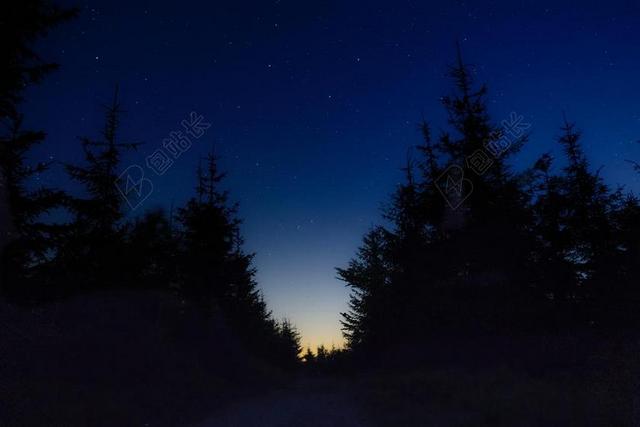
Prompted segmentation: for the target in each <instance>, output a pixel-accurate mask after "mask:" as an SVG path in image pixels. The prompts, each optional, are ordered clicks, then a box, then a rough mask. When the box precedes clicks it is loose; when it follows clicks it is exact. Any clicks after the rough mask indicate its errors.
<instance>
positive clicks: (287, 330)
mask: <svg viewBox="0 0 640 427" xmlns="http://www.w3.org/2000/svg"><path fill="white" fill-rule="evenodd" d="M278 332H279V341H280V343H279V346H278V347H279V348H280V349H281V350H282V355H281V356H280V357H279V358H278V359H279V360H280V363H282V364H284V365H285V366H289V367H293V366H296V365H297V364H298V363H299V362H300V359H299V354H300V352H302V347H301V346H300V333H299V332H298V330H297V329H296V328H295V327H294V326H293V325H292V324H291V322H289V321H288V320H286V319H285V320H283V321H282V322H281V323H280V325H279V328H278Z"/></svg>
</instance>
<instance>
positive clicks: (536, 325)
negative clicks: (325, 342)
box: [338, 55, 640, 363]
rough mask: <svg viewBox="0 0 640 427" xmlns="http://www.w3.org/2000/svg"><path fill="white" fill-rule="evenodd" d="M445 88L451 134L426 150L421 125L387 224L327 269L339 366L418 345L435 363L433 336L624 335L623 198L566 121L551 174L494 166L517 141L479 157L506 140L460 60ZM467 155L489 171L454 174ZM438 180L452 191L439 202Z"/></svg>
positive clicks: (626, 212) (631, 258)
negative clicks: (560, 161)
mask: <svg viewBox="0 0 640 427" xmlns="http://www.w3.org/2000/svg"><path fill="white" fill-rule="evenodd" d="M450 75H451V78H452V80H453V83H454V86H455V93H454V94H453V95H451V96H446V97H444V98H443V105H444V107H445V109H446V110H447V112H448V117H449V120H448V122H449V126H450V128H451V131H450V132H444V133H442V134H441V135H440V136H439V138H438V140H437V142H434V141H433V140H432V137H431V132H430V128H429V125H428V124H427V123H426V122H423V123H422V125H421V126H420V130H421V133H422V135H423V138H424V144H423V145H421V146H419V147H418V148H419V153H420V158H419V159H418V161H417V162H414V161H413V160H411V159H410V160H409V161H408V163H407V166H406V167H405V169H404V171H405V175H406V179H405V182H404V183H403V184H401V185H400V186H399V187H398V188H397V190H396V191H395V193H394V194H393V196H392V198H391V202H390V205H389V206H388V207H387V208H386V209H385V214H384V218H385V219H386V220H387V223H388V225H387V226H385V227H377V228H375V229H374V230H372V231H370V232H369V233H368V234H367V235H366V236H365V237H364V239H363V244H362V247H361V248H360V249H359V251H358V253H357V255H356V257H355V258H354V259H353V260H352V261H351V262H350V263H349V265H348V267H347V268H344V269H343V268H339V269H338V276H339V277H340V278H341V279H342V280H343V281H345V282H346V284H347V286H349V287H350V288H351V289H352V293H351V297H350V302H349V311H348V312H347V313H343V315H342V316H343V321H342V324H343V331H344V336H345V338H346V340H347V343H348V346H349V348H350V349H351V350H353V354H354V355H355V356H357V355H361V357H365V358H370V357H371V355H372V354H373V355H377V356H378V357H382V355H383V354H384V353H386V350H385V351H382V350H381V349H382V348H383V347H386V348H387V349H389V348H396V349H402V348H405V347H411V348H412V351H408V352H403V353H402V355H403V356H402V357H404V358H408V359H411V358H420V357H421V356H422V354H421V353H422V351H421V350H420V349H421V348H423V347H424V346H425V345H426V350H425V351H431V352H432V353H433V352H436V348H438V347H439V349H440V350H442V348H444V344H443V342H440V344H436V342H437V338H436V337H440V339H443V338H444V337H447V338H446V340H450V339H452V338H453V337H464V336H467V337H471V336H477V335H480V336H494V337H498V336H505V335H506V336H512V337H513V336H516V335H526V334H555V333H558V332H560V331H564V332H563V333H580V331H585V330H591V331H595V330H605V329H606V330H611V328H613V329H614V330H617V331H620V330H625V329H629V328H633V327H635V326H636V325H637V324H638V320H640V319H639V317H638V316H637V314H634V307H636V306H637V302H638V292H639V288H638V283H639V280H638V279H639V278H640V276H638V265H639V261H640V258H638V250H639V248H640V239H638V224H640V217H639V216H638V211H639V209H640V205H639V204H638V201H637V199H636V198H635V197H633V196H632V195H625V194H624V193H623V192H622V190H619V189H618V190H613V189H611V188H609V187H608V186H607V185H606V184H604V182H603V181H602V178H601V177H600V176H599V173H598V172H594V171H593V170H592V168H591V167H590V165H589V163H588V160H587V159H586V156H585V155H584V152H583V150H582V147H581V145H580V138H581V134H580V132H578V131H577V130H576V128H575V126H574V125H573V124H572V123H569V122H566V121H565V124H564V125H563V127H562V129H561V131H562V133H561V135H560V137H559V138H558V143H559V145H560V147H561V148H562V149H563V151H564V155H565V158H566V161H565V164H564V166H563V167H562V168H561V169H560V170H559V172H556V173H554V172H553V171H552V167H553V158H552V157H551V155H549V154H545V155H543V156H542V157H541V158H540V159H539V160H538V161H537V162H536V163H535V165H533V166H532V167H531V168H530V169H529V170H526V171H524V172H522V173H515V172H513V171H511V169H510V168H509V166H508V159H509V157H510V156H511V155H513V154H514V153H516V152H517V151H518V149H519V148H520V147H521V145H522V144H523V143H525V142H526V140H527V135H526V133H525V132H521V133H518V134H517V135H516V136H515V137H512V139H511V142H510V144H509V145H508V146H507V147H505V150H504V151H503V152H501V153H499V154H498V155H496V154H495V153H491V154H489V148H490V147H491V146H492V144H495V143H497V142H499V141H500V140H501V138H503V137H504V136H505V132H507V131H508V130H505V129H501V128H500V127H498V126H496V125H494V124H493V123H492V121H491V120H490V117H489V114H488V111H487V105H486V101H485V95H486V92H487V90H486V88H485V87H484V86H481V87H480V88H479V89H476V88H475V85H474V84H473V81H472V78H471V75H472V74H471V72H470V71H469V68H468V67H467V66H466V65H465V64H464V63H463V61H462V59H461V57H460V55H458V61H457V63H456V65H455V66H454V67H452V68H451V71H450ZM479 151H480V152H482V153H484V154H485V155H486V156H487V157H488V158H489V159H490V161H491V164H490V166H489V167H488V168H486V169H485V170H481V171H479V170H477V169H474V168H472V167H471V166H470V165H469V163H468V161H469V159H472V158H473V156H474V154H475V153H478V152H479ZM416 165H417V170H418V171H419V172H420V173H419V174H416V173H415V169H416V168H415V166H416ZM461 170H462V171H464V172H463V173H464V176H460V172H459V171H461ZM452 171H454V172H456V173H458V175H453V176H452V175H448V174H451V173H452ZM443 177H444V178H445V181H444V182H445V183H447V182H446V178H449V177H450V178H451V179H452V180H453V181H454V183H457V184H459V185H460V187H459V190H458V191H451V192H448V191H447V189H446V187H444V186H443V181H442V179H443ZM465 186H467V187H465ZM443 188H444V189H443ZM417 343H422V344H417ZM429 343H432V344H433V345H434V346H435V347H433V346H432V345H430V344H429ZM405 363H406V360H405Z"/></svg>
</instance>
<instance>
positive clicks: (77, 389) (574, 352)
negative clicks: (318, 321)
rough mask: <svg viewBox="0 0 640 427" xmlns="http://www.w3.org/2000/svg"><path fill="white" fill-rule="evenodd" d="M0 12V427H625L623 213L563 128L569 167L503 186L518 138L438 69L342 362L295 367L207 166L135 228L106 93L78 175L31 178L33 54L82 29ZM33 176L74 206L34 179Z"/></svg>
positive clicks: (628, 229) (636, 212) (367, 269)
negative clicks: (436, 87)
mask: <svg viewBox="0 0 640 427" xmlns="http://www.w3.org/2000/svg"><path fill="white" fill-rule="evenodd" d="M1 9H2V25H1V26H0V32H1V37H0V39H1V40H2V41H1V43H2V44H1V46H2V47H1V49H2V56H3V57H4V58H5V60H4V61H3V64H2V79H1V81H2V83H1V85H2V86H1V88H0V120H1V121H2V131H1V132H2V133H1V135H0V172H1V176H0V178H1V183H0V184H1V185H0V202H1V206H0V249H1V250H2V263H1V271H0V274H1V279H0V280H1V281H0V292H1V298H2V301H1V304H2V308H1V309H0V323H1V328H2V331H1V332H0V341H1V342H0V352H1V353H0V363H1V366H0V401H1V402H2V403H0V424H2V425H11V426H12V425H16V426H17V425H196V424H195V423H197V422H200V421H201V420H202V419H204V418H206V416H208V415H210V413H211V412H212V410H211V408H226V407H229V406H232V405H234V404H235V403H237V402H244V401H246V400H247V399H250V398H253V397H254V396H256V395H262V394H264V393H267V392H268V391H271V390H274V389H276V390H282V389H284V390H292V389H293V391H292V392H291V393H292V394H296V395H303V396H304V395H306V394H307V393H309V395H308V396H310V397H309V398H308V400H304V402H303V403H302V404H301V406H302V407H304V405H307V404H309V405H315V404H317V405H319V406H318V407H319V408H321V409H317V408H316V409H315V410H312V409H305V411H306V412H307V414H311V415H309V417H311V418H312V417H313V415H312V414H317V413H319V412H325V411H329V412H331V411H332V409H330V408H331V407H332V406H331V405H333V404H334V403H331V402H333V401H332V400H331V401H330V402H329V403H327V402H326V401H324V400H323V399H325V398H326V396H337V397H335V399H336V401H340V402H341V403H339V404H338V403H336V404H335V405H336V408H337V409H335V411H336V413H338V412H341V413H342V412H344V413H345V414H346V415H344V420H345V421H344V424H339V423H338V422H337V421H335V420H334V421H330V422H331V424H327V425H370V424H369V423H368V421H364V420H365V419H366V420H371V419H373V420H377V424H376V423H375V422H374V423H373V424H374V425H425V424H422V422H423V421H424V420H425V419H428V415H427V413H429V414H431V415H429V416H433V417H434V418H432V419H431V420H432V422H433V423H434V424H433V425H635V422H638V418H637V416H638V415H637V408H636V409H635V410H634V408H635V406H636V403H634V402H636V400H637V397H634V396H635V395H636V394H637V390H636V388H635V387H636V385H635V382H634V381H633V380H632V379H633V377H634V373H637V371H636V370H637V368H638V367H637V366H636V365H637V351H638V346H637V342H638V332H637V329H638V326H640V314H639V313H640V312H639V311H638V309H637V306H638V303H640V288H638V283H640V280H639V278H640V200H639V199H638V198H637V197H636V196H635V195H634V194H633V192H631V191H630V190H628V189H627V188H626V187H625V186H624V185H619V186H612V185H611V184H609V183H607V182H605V180H604V178H603V177H602V176H601V173H600V170H599V169H598V167H597V165H596V164H594V163H593V162H592V161H591V160H590V159H589V158H588V156H587V154H586V153H585V149H584V148H583V132H582V128H583V127H582V126H580V125H579V124H577V123H576V122H574V121H573V120H574V118H571V117H563V116H562V115H560V116H559V117H558V128H557V135H558V136H557V140H556V141H555V144H556V145H557V147H559V149H560V150H561V153H562V154H563V156H562V157H558V158H556V157H555V156H554V155H553V154H551V153H539V157H538V159H537V160H536V161H535V162H534V163H533V164H531V165H529V166H528V167H526V168H524V169H522V168H518V169H516V168H514V167H513V162H512V158H513V156H515V155H517V153H518V152H519V150H520V149H521V148H522V147H523V146H525V145H526V144H528V143H529V134H528V124H527V123H525V122H523V121H522V117H519V116H518V115H517V114H516V113H512V115H511V116H510V117H508V118H507V119H506V120H502V121H500V120H496V119H494V118H492V117H491V115H490V111H489V110H490V106H489V103H488V101H487V96H488V88H487V86H485V85H483V84H482V83H481V82H478V81H476V79H475V76H474V73H473V72H472V71H471V69H470V66H469V65H468V64H467V63H465V61H464V52H463V51H462V49H460V47H459V45H458V47H457V50H456V49H452V50H451V52H450V53H451V55H450V56H451V58H452V61H450V62H451V65H450V66H449V69H448V70H449V71H448V76H447V77H448V79H447V80H443V81H442V82H441V83H442V87H443V96H442V98H441V104H442V105H441V107H442V108H443V109H444V110H445V112H446V117H447V120H446V123H431V122H430V121H429V120H428V118H425V119H424V120H423V121H422V122H421V123H419V124H417V126H416V129H417V130H416V144H415V147H414V149H413V150H412V151H411V152H410V154H408V155H407V159H406V164H405V165H403V166H402V173H403V176H404V179H403V182H401V183H400V184H399V185H397V187H396V189H395V191H394V192H393V194H391V195H390V196H389V199H388V200H386V201H385V203H384V208H383V210H382V213H381V216H380V219H379V224H378V225H376V226H373V227H371V228H370V230H369V231H368V232H367V233H366V234H365V235H364V236H363V237H362V241H361V244H360V247H359V249H358V250H357V252H356V253H355V254H354V255H353V258H352V259H351V260H345V263H344V265H342V266H336V275H337V277H338V278H339V279H340V280H341V281H343V282H344V285H345V286H346V287H347V288H348V289H349V292H350V296H349V301H348V310H347V311H346V312H344V313H341V327H342V333H343V336H344V338H345V346H344V348H335V347H334V348H326V347H325V346H319V347H318V348H303V345H302V340H301V336H300V332H299V331H298V329H297V328H296V326H295V325H294V324H293V323H292V322H291V321H289V320H287V319H277V318H275V316H274V315H273V314H272V312H271V310H270V309H269V307H268V306H267V303H266V302H265V299H264V297H263V294H262V292H261V290H260V288H259V284H258V282H257V280H256V277H255V276H256V267H255V264H254V254H253V253H251V252H248V251H247V250H246V249H245V246H244V241H243V235H242V225H243V224H242V220H241V218H240V217H239V215H238V204H237V203H236V202H234V198H233V194H231V193H229V192H228V191H227V189H226V187H225V171H222V170H221V169H220V168H219V165H218V163H219V158H218V156H217V154H216V153H215V152H213V151H212V152H211V153H210V154H209V155H208V156H207V157H206V158H204V159H202V160H201V161H200V162H199V164H195V165H193V171H192V176H193V181H192V182H188V183H181V186H182V189H181V191H184V192H189V194H190V196H189V198H188V201H187V202H186V203H185V204H183V205H179V206H175V207H173V206H172V208H171V209H170V210H166V209H163V208H155V209H154V208H152V209H148V210H146V211H144V213H139V214H135V215H131V214H130V212H129V210H128V207H127V200H126V199H125V198H123V195H122V192H121V189H122V188H129V184H130V183H129V182H125V181H124V180H126V178H123V175H122V170H123V169H124V166H125V165H123V163H122V158H123V156H125V155H126V153H128V152H131V151H135V150H137V149H138V148H139V147H138V143H130V142H127V141H130V140H135V139H130V137H133V138H135V137H136V135H123V134H122V132H121V129H122V127H121V124H122V121H123V120H130V119H131V117H130V116H123V114H122V112H123V110H124V109H126V108H127V105H123V104H122V103H121V98H122V96H121V93H120V90H119V89H118V87H115V88H113V96H112V100H111V102H110V104H109V105H106V106H104V107H103V111H104V123H103V126H102V128H100V129H96V130H95V133H94V134H92V135H86V136H80V137H79V141H78V143H77V144H76V146H77V147H76V150H77V151H78V152H81V153H82V156H83V160H82V161H81V162H79V163H68V164H67V163H65V164H59V163H54V162H51V163H47V162H39V163H34V162H32V160H31V157H30V152H31V150H32V149H33V148H34V147H35V146H38V145H42V144H52V143H53V142H51V141H49V140H48V139H47V135H46V133H45V131H44V130H40V129H28V128H26V127H25V126H24V125H23V123H24V114H25V113H24V112H23V111H22V110H21V105H22V102H23V97H24V93H25V88H27V87H29V88H31V87H33V86H36V87H37V84H38V83H39V82H40V81H41V80H43V79H47V78H49V75H50V74H51V73H53V72H54V71H55V72H64V64H62V70H60V71H57V69H58V68H59V66H58V64H56V63H52V62H49V61H48V60H47V59H46V58H41V57H40V56H39V54H38V53H37V51H36V50H35V46H37V45H36V42H38V41H39V40H40V39H41V38H43V37H44V36H46V34H47V33H48V32H50V31H57V29H58V27H63V26H65V25H67V24H68V21H72V20H74V19H76V17H77V15H78V13H79V12H80V11H79V10H78V9H73V8H71V9H69V8H60V7H57V6H54V5H52V4H51V3H49V2H48V1H46V0H28V1H23V2H7V3H6V4H4V5H3V6H2V7H1ZM36 90H37V89H36ZM575 120H577V121H578V123H579V120H580V118H575ZM584 129H585V135H588V124H585V126H584ZM396 166H398V165H396ZM628 166H629V168H630V169H634V168H635V170H636V171H637V172H638V173H640V166H638V163H635V162H634V160H633V159H629V162H628ZM393 167H395V166H393ZM50 168H61V170H62V171H64V173H65V174H66V177H67V180H68V182H70V183H72V184H73V185H71V186H70V187H69V188H73V190H69V189H67V188H55V187H52V186H49V185H47V184H46V183H45V184H42V183H40V182H39V181H37V180H36V179H35V178H36V177H37V176H39V174H41V173H43V172H44V171H46V170H49V169H50ZM620 184H625V183H620ZM75 189H80V190H79V191H76V190H75ZM134 190H135V189H134ZM561 383H562V384H561ZM292 384H294V385H292ZM318 390H320V391H318ZM487 390H492V391H487ZM495 390H501V391H503V392H504V393H506V394H509V395H512V396H513V399H514V401H511V400H509V398H508V397H504V396H502V395H501V394H500V393H499V392H497V391H495ZM588 390H596V391H595V392H594V393H589V392H588ZM332 393H333V394H332ZM347 395H348V396H352V395H355V396H356V397H355V398H354V399H355V400H356V401H357V402H359V403H358V405H359V407H364V408H366V409H364V410H362V412H364V414H365V415H362V418H360V419H359V421H358V422H359V423H361V424H358V423H355V422H354V421H353V419H352V418H350V417H356V415H353V414H351V413H350V412H349V411H350V410H351V409H350V408H351V407H349V409H345V407H343V406H341V405H346V403H345V401H346V400H348V399H351V397H349V398H348V399H347V398H345V397H344V396H347ZM276 396H277V395H276ZM447 396H449V397H447ZM460 396H465V397H464V399H469V402H467V403H459V402H458V401H457V400H456V399H458V398H460V399H462V398H461V397H460ZM332 398H333V397H332ZM287 399H288V397H286V398H282V399H281V400H282V401H287ZM327 399H329V398H327ZM529 399H531V401H533V402H535V405H538V406H539V407H540V408H542V410H540V411H538V410H536V411H533V410H532V409H531V408H529V407H526V405H525V403H524V402H526V401H528V400H529ZM295 402H298V401H297V400H296V401H294V403H293V404H291V403H290V402H289V403H288V404H291V405H297V404H298V403H295ZM362 402H364V403H362ZM383 402H385V403H383ZM388 402H392V403H388ZM434 402H437V403H434ZM465 402H466V401H465ZM279 404H281V402H280V401H279V400H278V398H277V397H276V398H273V402H272V403H271V404H265V405H270V406H269V407H271V406H273V407H275V408H277V407H278V405H279ZM385 405H387V406H385ZM433 406H437V407H438V408H440V409H439V410H434V409H433ZM381 407H382V408H384V409H380V408H381ZM327 408H329V409H327ZM442 408H445V409H442ZM461 408H463V409H461ZM251 411H258V412H259V411H260V409H255V407H253V409H251V408H249V409H247V410H246V411H245V412H248V413H251ZM359 411H360V410H359ZM376 411H379V413H378V412H376ZM465 411H467V412H469V413H470V414H472V415H469V416H468V417H467V418H464V419H462V420H458V419H457V418H449V417H453V415H451V414H457V415H456V416H460V417H463V415H464V414H465ZM258 412H256V413H258ZM476 412H477V413H478V414H479V415H477V418H474V416H476V415H473V414H476ZM347 413H348V414H347ZM433 414H437V415H433ZM447 414H448V415H447ZM245 415H246V414H245ZM256 416H257V418H260V416H258V415H256ZM358 416H359V415H358ZM328 417H329V419H331V417H330V415H329V416H328ZM425 417H427V418H425ZM520 417H525V418H526V421H523V422H516V421H515V420H521V418H520ZM242 419H243V420H244V419H245V418H242ZM634 420H635V422H634ZM254 421H255V420H254ZM263 421H264V420H263ZM229 422H230V424H228V425H271V424H269V422H268V421H264V422H265V424H260V421H257V422H255V424H254V423H252V422H250V421H240V422H238V424H233V423H232V422H231V421H229ZM328 422H329V421H328ZM396 422H398V423H400V424H395V423H396ZM465 422H466V423H468V424H465ZM296 423H297V422H296ZM438 423H441V424H438ZM207 425H217V424H215V422H214V421H212V422H211V424H207ZM221 425H222V424H221ZM225 425H226V424H225ZM273 425H293V424H289V422H287V424H273ZM297 425H307V424H305V423H303V422H302V421H300V423H299V424H297ZM309 425H324V424H309ZM429 425H431V424H429Z"/></svg>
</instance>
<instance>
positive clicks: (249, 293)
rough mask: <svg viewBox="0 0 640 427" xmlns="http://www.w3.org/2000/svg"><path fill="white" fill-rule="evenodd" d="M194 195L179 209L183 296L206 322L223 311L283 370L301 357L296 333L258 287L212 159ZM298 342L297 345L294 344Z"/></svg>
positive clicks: (234, 206) (234, 207)
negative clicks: (276, 316) (272, 309)
mask: <svg viewBox="0 0 640 427" xmlns="http://www.w3.org/2000/svg"><path fill="white" fill-rule="evenodd" d="M196 175H197V176H196V178H197V185H196V196H195V197H193V198H191V199H190V200H188V201H187V203H186V204H185V206H184V207H182V208H180V209H178V212H177V216H176V217H177V222H178V225H179V231H178V234H179V251H178V252H179V256H178V259H177V266H178V268H177V283H178V286H179V289H180V292H181V293H182V294H183V295H184V296H185V297H186V299H187V300H189V301H191V303H192V304H193V305H194V306H196V307H197V310H198V311H199V312H200V313H201V314H202V315H203V316H204V318H206V317H208V316H209V314H211V313H212V312H214V311H217V312H221V313H222V314H223V315H224V317H225V318H226V319H227V320H228V321H229V322H230V324H231V325H232V327H233V328H234V330H235V331H236V332H237V333H238V334H239V336H240V337H241V338H242V341H243V342H244V343H245V344H246V345H247V346H248V347H251V348H253V349H254V350H255V351H256V352H257V353H258V354H260V355H262V356H264V357H267V358H268V359H270V360H272V361H273V362H274V363H277V364H282V365H284V366H285V367H286V366H291V364H290V362H291V361H292V360H297V358H298V354H299V353H300V348H299V343H298V340H299V338H297V332H296V331H295V329H294V328H293V326H292V325H291V324H290V323H289V322H285V323H284V324H282V325H278V324H277V322H276V321H275V320H274V319H273V317H272V315H271V312H270V311H269V310H268V309H267V306H266V304H265V302H264V299H263V297H262V295H261V294H260V292H259V290H258V288H257V284H256V282H255V279H254V276H255V269H254V267H253V265H252V262H253V254H247V253H245V252H244V251H243V249H242V244H243V240H242V237H241V234H240V224H241V221H240V219H239V218H237V216H236V212H237V204H231V203H229V200H228V199H229V195H228V192H227V191H223V190H221V189H220V182H221V181H222V180H223V178H224V176H225V174H224V173H221V172H220V171H219V170H218V166H217V158H216V157H215V156H214V155H213V154H209V155H208V156H207V159H206V168H202V167H200V166H199V167H198V169H197V174H196ZM294 343H295V345H294Z"/></svg>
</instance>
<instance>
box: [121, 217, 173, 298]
mask: <svg viewBox="0 0 640 427" xmlns="http://www.w3.org/2000/svg"><path fill="white" fill-rule="evenodd" d="M177 250H178V242H177V239H176V235H175V233H174V232H173V230H172V225H171V219H170V218H168V217H167V215H166V214H165V212H164V211H163V210H161V209H157V210H153V211H150V212H147V213H146V214H145V215H144V216H142V217H141V218H137V219H136V220H135V221H134V223H133V224H131V225H129V226H128V227H127V233H126V256H125V257H124V264H123V265H121V269H122V271H123V273H124V275H125V276H128V280H129V281H130V282H131V287H139V288H142V289H150V288H160V289H165V290H167V289H169V288H170V286H171V285H176V283H175V282H176V269H177V264H176V263H177Z"/></svg>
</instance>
